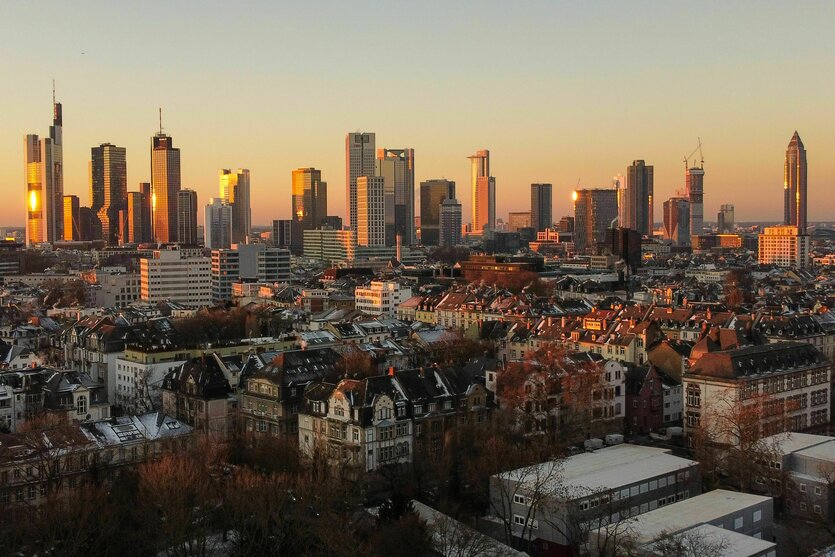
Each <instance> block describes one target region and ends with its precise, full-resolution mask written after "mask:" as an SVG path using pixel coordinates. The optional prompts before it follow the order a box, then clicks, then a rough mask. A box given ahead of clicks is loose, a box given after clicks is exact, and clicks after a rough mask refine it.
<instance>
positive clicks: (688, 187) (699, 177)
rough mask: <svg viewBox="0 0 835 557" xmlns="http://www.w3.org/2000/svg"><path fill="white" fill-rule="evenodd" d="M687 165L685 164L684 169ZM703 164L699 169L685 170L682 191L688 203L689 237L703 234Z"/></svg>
mask: <svg viewBox="0 0 835 557" xmlns="http://www.w3.org/2000/svg"><path fill="white" fill-rule="evenodd" d="M686 166H687V165H686V164H685V167H686ZM704 187H705V169H704V163H702V165H701V166H700V167H698V168H697V167H695V166H694V167H692V168H685V176H684V189H685V192H686V195H687V199H688V200H689V201H690V235H691V236H699V235H701V234H703V233H704Z"/></svg>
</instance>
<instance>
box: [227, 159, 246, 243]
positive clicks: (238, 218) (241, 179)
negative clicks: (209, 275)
mask: <svg viewBox="0 0 835 557" xmlns="http://www.w3.org/2000/svg"><path fill="white" fill-rule="evenodd" d="M249 186H250V184H249V170H247V169H246V168H239V169H238V170H237V171H236V172H232V171H231V170H229V169H228V168H224V169H222V170H221V171H220V198H221V199H222V200H223V202H224V203H226V204H227V205H229V206H230V207H231V208H232V243H233V244H246V243H249V234H250V232H251V231H252V207H251V202H250V193H249Z"/></svg>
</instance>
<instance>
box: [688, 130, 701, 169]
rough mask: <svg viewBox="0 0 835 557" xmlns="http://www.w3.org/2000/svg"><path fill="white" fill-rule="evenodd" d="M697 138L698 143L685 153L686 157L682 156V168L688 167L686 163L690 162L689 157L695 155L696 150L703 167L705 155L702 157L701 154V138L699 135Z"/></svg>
mask: <svg viewBox="0 0 835 557" xmlns="http://www.w3.org/2000/svg"><path fill="white" fill-rule="evenodd" d="M698 140H699V145H698V146H697V147H696V148H695V149H693V151H691V152H690V154H689V155H687V156H686V157H684V168H685V169H687V168H688V165H689V164H690V157H692V156H693V155H695V154H696V151H698V152H699V160H700V162H701V168H704V167H705V157H704V155H703V154H702V138H701V137H699V138H698Z"/></svg>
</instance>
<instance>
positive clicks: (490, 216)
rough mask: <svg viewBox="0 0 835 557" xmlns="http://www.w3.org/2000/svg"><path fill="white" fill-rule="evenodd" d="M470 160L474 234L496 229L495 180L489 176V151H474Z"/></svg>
mask: <svg viewBox="0 0 835 557" xmlns="http://www.w3.org/2000/svg"><path fill="white" fill-rule="evenodd" d="M467 158H468V159H470V188H471V191H472V196H473V205H472V211H473V220H472V229H473V231H475V232H476V233H480V232H482V231H483V230H495V228H496V179H495V178H494V177H492V176H491V175H490V151H488V150H487V149H483V150H481V151H476V154H475V155H471V156H469V157H467Z"/></svg>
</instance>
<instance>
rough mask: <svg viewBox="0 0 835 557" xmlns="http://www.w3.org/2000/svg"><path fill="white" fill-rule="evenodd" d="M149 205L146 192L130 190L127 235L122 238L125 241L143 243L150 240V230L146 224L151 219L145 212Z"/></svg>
mask: <svg viewBox="0 0 835 557" xmlns="http://www.w3.org/2000/svg"><path fill="white" fill-rule="evenodd" d="M147 207H148V203H146V200H145V194H143V193H142V192H141V191H132V192H128V219H127V236H126V237H124V238H122V240H123V243H128V244H141V243H143V242H147V241H148V238H149V237H150V231H149V230H148V229H147V228H146V226H148V225H149V224H150V221H151V219H150V218H149V217H148V215H146V214H145V211H146V208H147Z"/></svg>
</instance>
